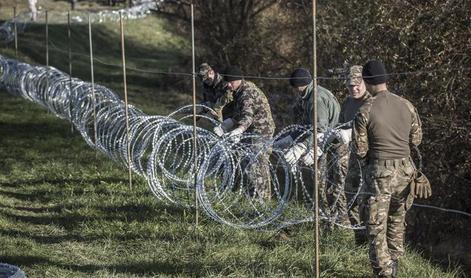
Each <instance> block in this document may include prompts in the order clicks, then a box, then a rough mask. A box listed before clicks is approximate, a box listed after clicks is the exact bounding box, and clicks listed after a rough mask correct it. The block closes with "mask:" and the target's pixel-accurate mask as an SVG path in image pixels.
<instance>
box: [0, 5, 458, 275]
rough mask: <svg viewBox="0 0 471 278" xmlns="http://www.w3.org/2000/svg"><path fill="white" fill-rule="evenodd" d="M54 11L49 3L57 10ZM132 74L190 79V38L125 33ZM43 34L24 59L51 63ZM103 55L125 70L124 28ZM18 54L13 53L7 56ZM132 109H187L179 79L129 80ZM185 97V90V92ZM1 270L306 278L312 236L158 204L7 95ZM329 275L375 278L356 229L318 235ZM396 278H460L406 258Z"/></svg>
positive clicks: (103, 45)
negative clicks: (236, 224)
mask: <svg viewBox="0 0 471 278" xmlns="http://www.w3.org/2000/svg"><path fill="white" fill-rule="evenodd" d="M51 3H54V2H46V4H47V5H50V4H51ZM126 26H127V27H126V28H127V32H128V34H129V35H128V36H127V39H128V40H127V45H126V48H127V50H128V52H127V55H128V65H130V66H135V67H139V68H146V69H153V70H164V71H167V70H168V68H172V69H173V70H174V71H184V72H188V71H189V70H188V69H186V68H185V67H187V65H188V59H189V56H188V53H189V48H188V45H189V44H188V40H187V38H186V37H185V36H182V35H180V34H178V32H177V31H176V30H175V29H174V28H173V27H172V24H171V22H168V21H167V20H165V19H161V18H155V17H149V18H146V19H143V20H139V21H130V22H127V23H126ZM42 30H44V26H43V25H41V24H37V25H34V26H31V28H29V29H28V31H27V33H25V34H23V35H22V36H21V37H20V41H19V43H20V58H21V59H22V60H24V61H27V62H29V63H36V64H43V63H44V52H43V50H44V49H42V48H41V43H42V41H41V40H42V39H43V33H42ZM94 30H96V31H95V32H94V39H95V49H96V53H95V55H96V56H97V57H98V58H100V59H104V60H106V61H107V62H108V63H114V64H119V63H120V49H119V34H118V32H117V30H118V29H117V24H116V23H107V24H99V25H94ZM65 34H66V26H64V25H61V24H53V25H51V29H50V36H51V39H52V41H53V42H54V45H56V46H58V47H59V48H62V49H67V41H66V36H65ZM87 42H88V35H87V27H86V26H83V25H82V26H74V28H73V49H74V51H75V52H81V53H86V52H87V51H88V46H87ZM0 50H1V53H2V54H3V55H8V56H10V57H12V56H13V53H14V52H13V51H12V48H11V45H10V46H7V47H3V48H0ZM50 61H51V65H52V66H55V67H57V68H59V69H62V70H65V71H67V68H68V67H67V55H64V54H63V53H62V54H61V53H60V52H57V53H56V52H54V51H53V50H52V49H51V60H50ZM95 70H96V75H95V80H96V81H97V82H98V83H101V84H103V85H106V86H108V87H110V88H112V89H114V90H115V91H116V92H117V93H119V94H120V95H121V96H122V79H121V78H122V77H121V69H120V68H114V67H107V66H104V65H100V64H96V66H95ZM129 74H130V76H129V79H128V81H129V91H130V101H131V103H132V104H135V105H136V106H137V107H139V108H141V109H143V110H144V111H146V112H148V113H155V114H165V113H168V112H170V111H173V110H174V109H175V108H176V107H179V106H181V105H184V104H189V103H190V100H191V99H190V94H189V93H187V92H182V91H178V90H176V89H174V87H175V86H174V85H179V84H181V83H182V82H183V83H184V82H188V80H187V81H181V80H179V79H176V78H174V77H167V76H159V75H151V74H143V73H138V72H129ZM73 75H74V76H76V77H80V78H82V79H84V80H89V78H90V73H89V64H88V57H86V56H75V59H74V74H73ZM176 87H177V88H178V86H176ZM0 98H1V101H0V262H6V263H10V264H14V265H18V266H20V267H21V268H22V269H23V270H24V271H25V272H26V273H27V275H28V277H195V276H200V277H201V276H204V277H309V276H312V275H313V272H312V270H311V265H312V259H313V254H314V252H313V250H314V249H313V246H314V241H313V227H312V224H303V225H298V226H295V227H291V228H290V229H289V230H288V231H286V234H287V235H288V237H285V236H282V235H280V234H278V233H274V232H259V231H252V230H239V229H234V228H231V227H228V226H224V225H221V224H218V223H216V222H214V221H213V220H211V219H208V218H207V217H205V216H202V219H201V225H200V226H199V227H198V228H197V229H195V227H194V224H193V223H194V211H192V210H188V209H183V208H179V207H175V206H172V205H167V204H165V203H163V202H161V201H159V200H157V199H156V198H155V197H154V196H153V195H152V193H151V192H150V190H149V189H148V187H147V184H146V182H145V181H144V180H142V179H141V178H139V177H137V176H134V180H135V183H134V187H133V188H132V189H129V187H128V184H127V171H126V169H122V168H120V167H118V166H116V165H115V164H114V163H112V162H111V161H110V160H108V159H107V158H106V157H104V156H103V155H101V154H98V155H97V154H96V153H95V151H93V150H92V149H91V148H90V147H89V146H88V145H86V143H85V142H84V140H83V139H82V138H81V137H80V136H79V134H78V133H77V132H75V133H72V132H71V131H70V124H68V123H67V122H65V121H63V120H59V119H57V118H55V117H54V116H53V115H52V114H51V113H48V112H46V111H44V110H43V109H41V108H40V107H39V106H38V105H35V104H33V103H29V102H27V101H26V100H23V99H20V98H16V97H12V96H10V95H8V94H6V92H3V91H1V92H0ZM320 264H321V270H322V275H321V276H322V277H371V275H372V273H371V270H370V266H369V261H368V257H367V249H366V247H357V246H355V245H354V241H353V235H352V233H351V232H350V231H345V230H335V231H334V232H332V233H330V234H323V235H322V237H321V261H320ZM399 277H427V278H433V277H437V278H438V277H445V278H446V277H460V273H459V271H458V270H457V269H450V270H443V269H440V268H439V267H438V266H435V265H433V264H431V263H430V262H429V261H427V260H426V259H424V258H422V257H421V256H420V255H419V254H417V253H415V252H413V251H408V252H407V254H406V256H405V257H404V258H403V259H402V261H401V265H400V276H399Z"/></svg>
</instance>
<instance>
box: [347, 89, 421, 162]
mask: <svg viewBox="0 0 471 278" xmlns="http://www.w3.org/2000/svg"><path fill="white" fill-rule="evenodd" d="M352 141H353V147H354V150H355V154H356V155H357V157H359V158H363V159H364V158H368V159H381V160H383V159H401V158H406V157H409V156H410V146H409V144H412V145H415V146H418V145H419V144H420V143H421V141H422V124H421V122H420V118H419V114H418V112H417V110H416V109H415V107H414V106H413V105H412V104H411V103H410V102H409V101H408V100H406V99H404V98H402V97H400V96H398V95H395V94H393V93H390V92H388V91H382V92H379V93H377V94H376V95H375V96H374V97H371V98H369V99H368V100H367V101H366V102H365V104H363V106H361V107H360V110H359V111H358V113H357V115H356V117H355V119H354V122H353V138H352Z"/></svg>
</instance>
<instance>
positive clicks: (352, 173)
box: [334, 65, 371, 244]
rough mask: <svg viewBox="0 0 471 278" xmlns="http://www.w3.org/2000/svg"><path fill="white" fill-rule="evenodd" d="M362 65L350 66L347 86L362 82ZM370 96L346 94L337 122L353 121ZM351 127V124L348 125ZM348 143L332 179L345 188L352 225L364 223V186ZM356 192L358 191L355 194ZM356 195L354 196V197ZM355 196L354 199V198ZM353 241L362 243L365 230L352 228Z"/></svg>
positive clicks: (340, 153) (342, 149)
mask: <svg viewBox="0 0 471 278" xmlns="http://www.w3.org/2000/svg"><path fill="white" fill-rule="evenodd" d="M361 71H362V66H356V65H355V66H352V67H350V70H349V73H348V76H347V80H346V81H347V82H346V83H347V84H346V85H347V86H349V85H353V86H355V85H360V84H361V83H362V82H363V78H362V74H361ZM369 98H371V94H370V93H369V92H368V91H365V93H364V94H363V96H362V97H361V98H358V99H355V98H353V97H351V96H348V97H347V98H346V99H345V101H344V102H343V103H342V109H341V110H340V116H339V123H340V124H345V123H349V122H351V121H353V119H354V118H355V115H356V113H357V112H358V110H359V109H360V107H361V106H362V105H363V104H364V103H365V102H366V101H367V100H368V99H369ZM349 127H351V124H350V125H349ZM348 147H349V146H348V145H344V146H341V147H340V150H341V151H340V152H339V157H340V158H339V160H338V164H337V167H336V168H337V171H338V173H339V175H338V176H337V177H336V178H334V181H335V182H336V183H337V184H339V185H341V186H342V187H343V188H345V191H344V193H345V199H346V203H347V204H351V206H350V208H349V210H348V218H349V220H350V224H351V225H353V226H362V225H364V222H365V221H364V219H365V217H364V216H365V212H364V205H363V201H362V200H363V196H364V195H363V191H364V188H362V189H360V188H359V187H360V185H361V184H362V181H363V180H364V178H362V176H361V175H362V174H363V172H362V170H361V169H360V167H359V164H358V160H357V158H356V156H355V154H354V153H351V152H350V149H349V148H348ZM363 176H364V175H363ZM357 193H359V194H358V195H357ZM355 197H356V198H355ZM354 198H355V199H354ZM354 233H355V241H356V242H357V243H358V244H363V243H364V242H365V241H366V232H365V231H364V230H354Z"/></svg>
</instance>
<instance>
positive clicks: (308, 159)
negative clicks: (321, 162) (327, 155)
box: [301, 146, 324, 166]
mask: <svg viewBox="0 0 471 278" xmlns="http://www.w3.org/2000/svg"><path fill="white" fill-rule="evenodd" d="M323 154H324V152H323V151H322V149H321V148H320V147H319V146H317V160H318V159H319V157H321V156H322V155H323ZM301 160H302V162H303V163H304V165H306V166H312V165H313V164H314V162H315V160H314V150H310V151H309V152H308V153H307V154H306V155H305V156H303V157H302V158H301Z"/></svg>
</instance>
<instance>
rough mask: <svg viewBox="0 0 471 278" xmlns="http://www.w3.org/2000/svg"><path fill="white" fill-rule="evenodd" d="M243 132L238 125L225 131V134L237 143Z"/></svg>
mask: <svg viewBox="0 0 471 278" xmlns="http://www.w3.org/2000/svg"><path fill="white" fill-rule="evenodd" d="M242 133H244V128H243V127H238V128H236V129H234V130H232V131H231V132H228V133H226V136H227V137H229V138H230V139H231V140H232V141H233V142H234V143H238V142H239V141H240V139H241V137H242Z"/></svg>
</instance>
